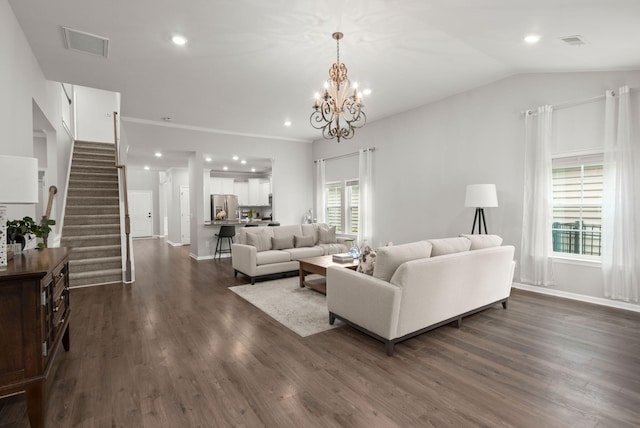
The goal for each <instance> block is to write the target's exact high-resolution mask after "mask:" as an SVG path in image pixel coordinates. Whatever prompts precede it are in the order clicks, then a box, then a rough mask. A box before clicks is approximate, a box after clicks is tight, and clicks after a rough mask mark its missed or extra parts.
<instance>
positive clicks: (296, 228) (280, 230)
mask: <svg viewBox="0 0 640 428" xmlns="http://www.w3.org/2000/svg"><path fill="white" fill-rule="evenodd" d="M271 229H272V230H273V236H274V238H288V237H289V236H293V235H302V228H301V227H300V225H299V224H288V225H286V226H275V227H273V226H272V227H271ZM289 248H293V245H292V246H291V247H289Z"/></svg>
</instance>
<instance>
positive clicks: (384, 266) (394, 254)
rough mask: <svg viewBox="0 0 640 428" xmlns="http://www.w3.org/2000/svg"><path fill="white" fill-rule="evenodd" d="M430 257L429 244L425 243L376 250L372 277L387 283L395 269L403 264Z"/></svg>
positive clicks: (419, 242) (412, 243)
mask: <svg viewBox="0 0 640 428" xmlns="http://www.w3.org/2000/svg"><path fill="white" fill-rule="evenodd" d="M430 255H431V244H429V243H428V242H426V241H418V242H411V243H409V244H402V245H394V246H390V247H381V248H378V254H377V257H376V265H375V267H374V269H373V276H374V277H375V278H380V279H382V280H384V281H389V280H390V279H391V277H392V276H393V274H394V273H395V271H396V269H398V267H399V266H400V265H401V264H403V263H404V262H408V261H411V260H416V259H426V258H428V257H429V256H430Z"/></svg>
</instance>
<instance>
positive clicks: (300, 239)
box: [293, 235, 316, 248]
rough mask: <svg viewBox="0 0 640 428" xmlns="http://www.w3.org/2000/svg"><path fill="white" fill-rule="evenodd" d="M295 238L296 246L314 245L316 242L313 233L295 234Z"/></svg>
mask: <svg viewBox="0 0 640 428" xmlns="http://www.w3.org/2000/svg"><path fill="white" fill-rule="evenodd" d="M293 240H294V243H295V247H296V248H301V247H313V245H314V244H315V243H316V242H315V241H316V240H315V239H314V238H313V236H311V235H309V236H300V235H294V237H293Z"/></svg>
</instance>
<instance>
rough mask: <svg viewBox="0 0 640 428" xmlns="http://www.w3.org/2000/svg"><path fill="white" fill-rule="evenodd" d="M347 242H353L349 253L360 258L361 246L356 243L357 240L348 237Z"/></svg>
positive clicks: (355, 257)
mask: <svg viewBox="0 0 640 428" xmlns="http://www.w3.org/2000/svg"><path fill="white" fill-rule="evenodd" d="M346 242H350V243H351V248H349V254H351V257H353V258H354V259H357V258H360V248H358V246H357V245H356V241H355V240H354V239H348V240H347V241H346Z"/></svg>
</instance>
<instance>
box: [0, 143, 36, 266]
mask: <svg viewBox="0 0 640 428" xmlns="http://www.w3.org/2000/svg"><path fill="white" fill-rule="evenodd" d="M36 203H38V159H36V158H25V157H18V156H4V155H0V270H2V269H6V267H7V206H6V205H8V204H36Z"/></svg>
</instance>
